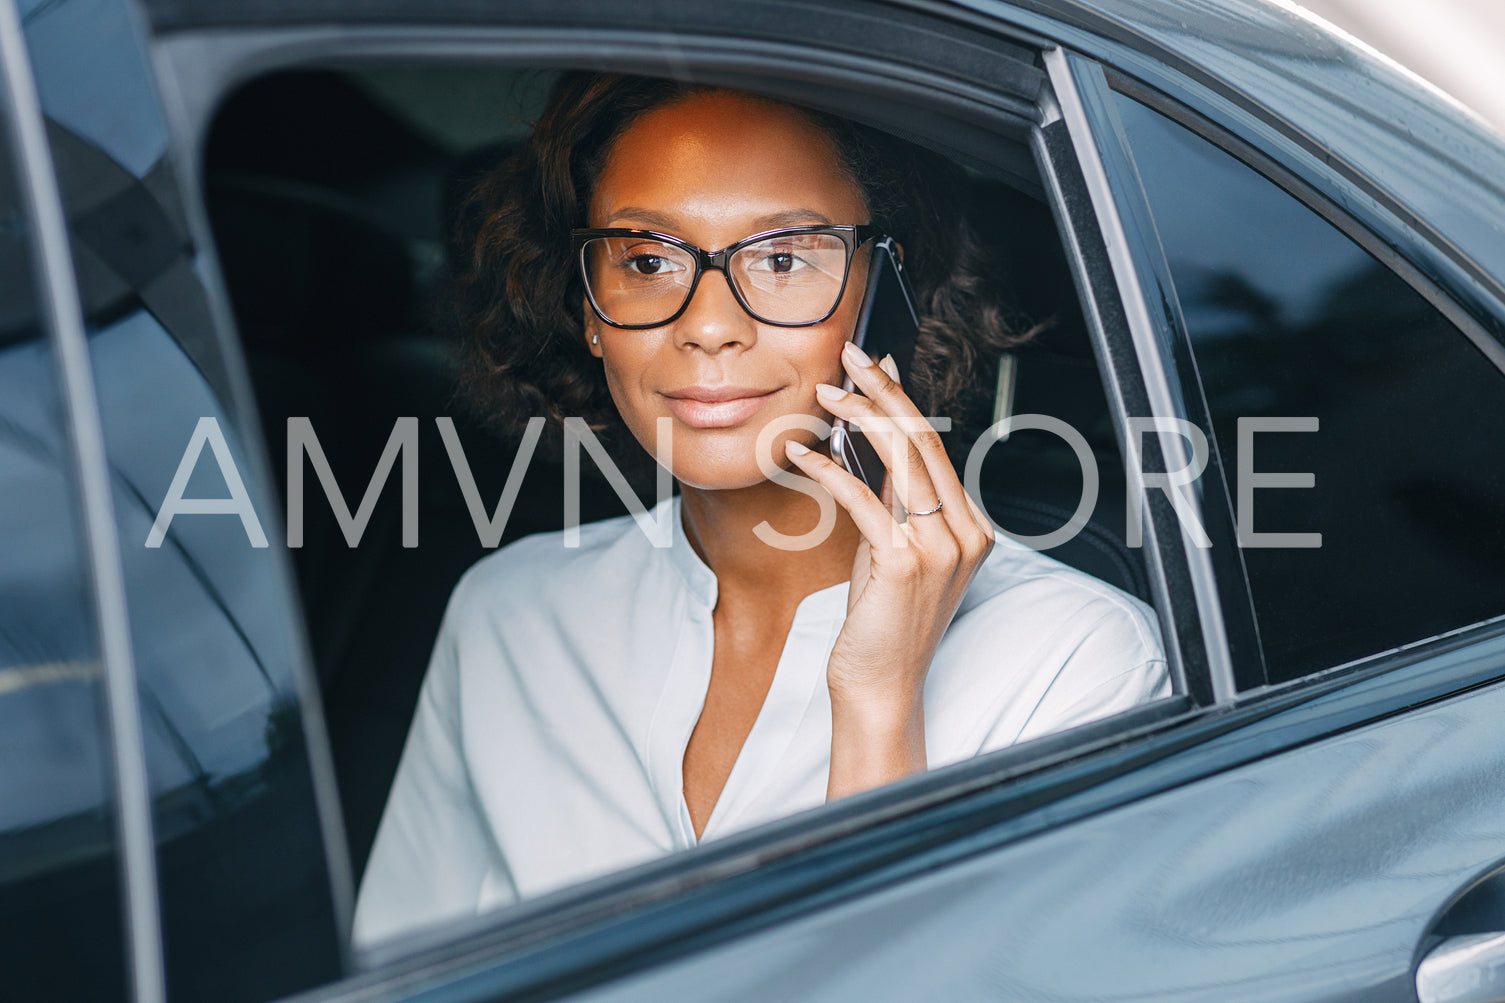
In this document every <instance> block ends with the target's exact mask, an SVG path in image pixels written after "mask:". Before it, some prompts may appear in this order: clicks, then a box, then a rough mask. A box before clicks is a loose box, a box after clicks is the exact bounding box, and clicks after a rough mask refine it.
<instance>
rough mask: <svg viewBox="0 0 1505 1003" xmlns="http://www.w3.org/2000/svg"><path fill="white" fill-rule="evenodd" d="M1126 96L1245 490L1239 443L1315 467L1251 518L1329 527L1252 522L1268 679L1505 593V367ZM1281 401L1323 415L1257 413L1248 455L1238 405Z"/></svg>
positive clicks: (1164, 237)
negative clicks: (1275, 426)
mask: <svg viewBox="0 0 1505 1003" xmlns="http://www.w3.org/2000/svg"><path fill="white" fill-rule="evenodd" d="M1117 105H1118V111H1119V115H1120V117H1121V119H1122V121H1123V124H1124V127H1125V129H1126V131H1127V134H1128V136H1129V137H1130V140H1131V141H1132V143H1133V150H1134V159H1135V162H1136V164H1137V166H1138V170H1139V174H1140V178H1141V179H1142V181H1143V184H1144V189H1145V193H1146V195H1147V196H1148V198H1149V202H1150V207H1151V209H1152V211H1153V213H1154V217H1155V225H1156V228H1157V229H1158V231H1159V234H1160V240H1161V243H1162V244H1163V246H1164V248H1165V253H1166V257H1167V259H1168V261H1169V264H1170V270H1171V275H1172V277H1173V279H1174V282H1175V285H1176V292H1177V295H1178V297H1179V299H1180V303H1181V309H1182V312H1183V314H1184V316H1185V320H1186V326H1187V331H1188V333H1189V335H1190V337H1191V342H1192V346H1193V351H1194V354H1195V357H1196V362H1197V367H1198V369H1199V370H1200V373H1201V377H1202V384H1203V390H1204V392H1205V394H1206V397H1207V404H1208V407H1209V408H1210V410H1211V414H1212V419H1213V425H1214V429H1215V432H1216V436H1217V441H1218V446H1219V449H1220V451H1221V453H1222V455H1223V458H1224V465H1225V468H1226V469H1227V470H1228V472H1229V480H1230V490H1231V491H1234V492H1235V494H1237V490H1238V489H1237V477H1238V469H1239V464H1240V463H1242V464H1243V465H1244V468H1245V472H1246V476H1247V473H1248V471H1250V470H1252V471H1253V472H1255V474H1256V477H1259V476H1263V475H1266V474H1276V473H1306V474H1312V475H1314V476H1315V483H1314V485H1313V486H1311V487H1309V488H1294V487H1282V488H1276V487H1265V488H1259V489H1257V490H1254V491H1253V492H1252V496H1251V497H1252V500H1253V504H1252V519H1248V518H1246V520H1245V526H1244V534H1245V535H1246V537H1247V534H1248V533H1249V532H1250V531H1252V532H1253V533H1256V534H1321V545H1320V547H1311V546H1291V545H1289V543H1290V542H1295V541H1288V542H1286V543H1284V544H1282V545H1276V546H1258V547H1256V546H1250V545H1248V543H1247V540H1246V544H1245V546H1244V549H1243V552H1242V556H1243V560H1244V563H1245V565H1246V567H1247V570H1248V575H1249V580H1250V587H1251V589H1252V592H1253V600H1254V608H1255V615H1256V618H1257V620H1258V626H1259V632H1260V637H1261V642H1262V644H1263V647H1264V653H1265V660H1266V665H1267V671H1268V674H1269V678H1270V680H1271V681H1279V680H1285V679H1290V678H1294V677H1296V676H1300V675H1302V674H1305V673H1308V672H1312V671H1316V670H1319V669H1323V668H1327V667H1330V666H1333V665H1337V664H1341V663H1344V662H1347V661H1350V660H1353V659H1356V658H1361V657H1364V656H1366V655H1370V654H1374V653H1376V652H1380V651H1384V650H1387V649H1389V648H1392V647H1395V646H1397V645H1401V644H1406V643H1408V642H1412V641H1417V640H1420V639H1424V638H1427V637H1430V636H1433V635H1436V634H1438V633H1441V632H1444V631H1447V630H1451V629H1454V628H1457V627H1462V626H1465V625H1468V624H1470V623H1474V622H1477V621H1480V620H1483V619H1486V618H1489V617H1493V616H1497V615H1499V614H1502V613H1505V466H1502V464H1501V463H1500V458H1501V456H1502V455H1505V451H1502V446H1505V443H1502V437H1505V377H1502V375H1501V373H1500V372H1499V371H1498V370H1497V369H1496V368H1495V367H1494V366H1493V365H1492V364H1491V363H1490V362H1489V360H1488V359H1486V358H1485V357H1484V356H1483V355H1482V353H1480V352H1479V351H1478V349H1476V348H1475V347H1474V346H1473V344H1472V343H1470V342H1469V340H1468V339H1467V338H1466V337H1465V336H1464V335H1463V334H1462V333H1461V332H1459V331H1458V330H1457V329H1456V328H1455V327H1453V326H1452V325H1451V324H1450V323H1449V322H1448V321H1447V320H1446V319H1444V318H1443V316H1442V315H1441V314H1439V313H1438V312H1437V310H1435V309H1434V308H1433V307H1432V306H1431V305H1429V304H1428V303H1427V302H1426V300H1425V299H1423V298H1422V296H1421V295H1420V294H1418V293H1417V292H1416V291H1415V290H1413V289H1412V288H1411V287H1410V286H1409V285H1407V284H1406V283H1405V282H1404V281H1402V280H1401V279H1400V278H1399V277H1398V276H1397V275H1395V274H1394V273H1393V272H1392V271H1390V270H1389V269H1388V268H1386V267H1385V266H1384V265H1383V264H1381V263H1380V262H1379V261H1377V260H1376V259H1375V258H1373V257H1372V256H1371V255H1369V254H1368V253H1367V252H1365V251H1364V250H1363V249H1362V248H1360V247H1359V246H1358V245H1356V244H1355V243H1354V242H1353V241H1351V240H1350V239H1349V238H1348V237H1346V236H1344V235H1343V234H1342V233H1340V232H1339V231H1338V230H1337V229H1335V228H1334V227H1333V226H1331V225H1330V224H1329V223H1327V222H1326V221H1325V220H1323V219H1322V218H1321V217H1319V216H1318V215H1317V214H1316V213H1314V212H1312V211H1311V210H1310V209H1308V208H1307V207H1306V206H1304V205H1302V204H1301V203H1300V202H1298V201H1297V200H1296V199H1295V198H1293V197H1292V196H1291V195H1289V194H1288V193H1286V192H1285V191H1283V190H1282V189H1280V188H1279V187H1277V186H1276V185H1275V184H1273V183H1272V182H1270V181H1269V180H1267V179H1266V178H1264V177H1263V176H1262V175H1260V174H1258V173H1256V172H1255V171H1253V170H1252V169H1250V168H1249V167H1247V166H1246V165H1244V164H1243V163H1241V162H1240V161H1238V160H1236V159H1234V158H1233V157H1232V156H1230V155H1228V154H1227V153H1224V152H1223V151H1221V150H1219V149H1217V148H1216V147H1214V146H1213V145H1211V144H1210V143H1208V142H1206V141H1204V140H1203V139H1201V138H1200V137H1198V136H1196V135H1195V134H1193V133H1192V132H1190V131H1189V130H1187V129H1185V128H1184V127H1182V126H1180V125H1178V124H1176V123H1174V122H1172V121H1170V120H1169V119H1167V118H1166V117H1164V116H1162V115H1161V114H1159V113H1158V112H1155V111H1153V110H1151V109H1149V108H1147V107H1145V106H1144V105H1142V104H1140V103H1138V102H1136V101H1134V100H1132V99H1130V98H1127V97H1124V96H1122V95H1119V96H1118V97H1117ZM1275 418H1304V419H1307V420H1308V423H1310V421H1311V419H1315V420H1316V427H1317V430H1316V431H1310V432H1307V431H1260V432H1256V433H1254V434H1253V435H1252V447H1251V445H1250V444H1249V443H1245V444H1244V454H1245V455H1244V456H1243V457H1242V459H1240V442H1239V432H1238V427H1239V422H1240V420H1246V419H1254V420H1255V422H1256V424H1257V423H1258V422H1259V421H1263V420H1265V419H1275ZM1249 483H1251V484H1252V483H1256V481H1250V482H1249ZM1236 501H1237V499H1236V498H1235V503H1236ZM1235 511H1237V509H1235ZM1247 515H1248V513H1246V516H1247ZM1275 542H1277V543H1279V542H1280V541H1275ZM1307 542H1315V541H1307Z"/></svg>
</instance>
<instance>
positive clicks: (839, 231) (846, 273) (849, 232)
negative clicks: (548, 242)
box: [570, 223, 886, 331]
mask: <svg viewBox="0 0 1505 1003" xmlns="http://www.w3.org/2000/svg"><path fill="white" fill-rule="evenodd" d="M822 233H823V234H829V235H832V236H836V237H840V238H841V240H842V243H844V244H845V245H846V248H847V260H846V264H845V266H843V268H842V272H841V288H840V289H839V290H838V291H837V293H836V300H835V302H833V303H832V304H831V309H829V310H827V311H826V312H825V315H824V316H821V317H818V318H816V319H815V320H806V321H801V322H799V323H798V324H789V323H784V322H781V321H777V320H769V319H768V318H767V317H763V316H760V315H759V314H758V312H757V311H756V310H754V309H753V308H752V307H750V306H748V305H747V300H746V299H745V298H744V297H743V295H742V290H741V289H739V288H737V280H736V278H735V277H734V276H733V275H732V273H731V272H730V271H729V270H728V269H727V263H728V262H730V261H731V260H732V256H733V255H734V254H736V253H737V252H738V251H740V250H742V249H743V248H744V247H747V246H748V245H750V244H756V243H757V242H758V241H760V240H768V239H769V238H770V237H782V236H791V237H798V236H805V235H807V234H822ZM885 236H886V235H885V234H884V233H883V231H882V230H881V229H879V228H878V227H876V226H874V225H872V224H871V223H839V224H831V225H825V224H817V225H812V226H781V227H778V228H776V229H773V230H764V231H763V232H762V233H755V234H753V235H751V236H749V237H743V238H742V239H741V240H739V241H737V242H736V243H735V244H728V245H727V246H725V247H723V248H722V249H721V250H719V251H703V250H701V249H700V248H698V247H696V246H695V245H694V244H692V243H690V242H689V241H688V240H681V239H680V238H679V237H676V236H674V235H673V234H668V233H660V232H659V231H657V230H636V229H633V228H631V227H603V228H591V227H580V228H577V229H573V230H571V231H570V239H571V242H572V244H573V246H574V251H575V260H576V262H577V263H578V264H579V266H580V280H581V282H582V283H583V284H584V285H585V298H586V300H588V301H589V302H590V305H591V309H592V310H593V311H595V314H596V316H597V317H600V318H601V322H602V323H603V324H607V325H609V326H611V327H615V328H620V329H622V330H624V331H648V330H652V329H653V328H655V327H663V326H664V325H665V324H672V323H674V322H675V321H676V320H678V319H679V318H680V317H682V316H683V315H684V312H685V311H686V310H687V309H689V307H690V301H691V300H692V299H694V298H695V290H696V289H699V288H700V277H701V276H702V275H704V274H705V273H706V272H707V271H717V272H720V273H721V274H722V275H724V276H725V277H726V284H727V287H728V288H730V289H731V291H732V297H733V298H734V299H735V300H736V301H737V305H738V306H740V307H741V308H742V310H743V312H745V313H746V314H747V315H748V316H749V317H751V318H752V319H753V320H756V321H757V322H759V323H760V324H769V325H771V326H773V327H814V326H815V325H816V324H824V323H825V322H826V321H828V320H830V319H831V315H832V314H834V313H835V312H836V308H837V307H839V306H841V301H842V299H843V298H844V297H845V296H846V294H847V280H848V279H849V278H850V277H851V274H852V259H853V258H854V257H856V255H857V248H859V247H861V246H862V245H863V244H865V243H867V242H868V241H870V240H873V239H875V238H876V239H879V240H882V239H884V238H885ZM597 237H646V238H649V239H651V240H656V241H659V242H661V243H665V244H672V245H673V246H675V247H677V248H679V249H680V250H682V251H685V252H686V253H688V254H691V255H693V256H694V258H695V277H694V278H693V279H691V280H690V286H689V289H688V290H686V292H685V300H684V302H683V303H681V304H680V305H679V309H678V310H676V311H674V314H673V315H672V316H670V317H668V318H666V319H664V320H660V321H657V322H655V323H652V324H619V323H617V322H616V321H614V320H612V319H611V318H610V317H608V316H606V311H604V310H602V309H601V305H600V304H599V303H597V302H596V295H595V293H593V292H592V291H591V283H590V269H589V267H588V266H587V265H586V263H585V245H586V243H587V242H588V241H590V240H593V239H595V238H597Z"/></svg>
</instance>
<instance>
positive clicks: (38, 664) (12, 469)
mask: <svg viewBox="0 0 1505 1003" xmlns="http://www.w3.org/2000/svg"><path fill="white" fill-rule="evenodd" d="M0 97H3V90H0ZM0 121H3V120H0ZM5 135H6V132H5V131H3V130H0V499H3V501H0V998H4V999H7V1000H64V999H80V1000H82V999H90V1000H92V999H114V998H117V997H118V996H120V995H121V993H122V992H123V991H124V985H125V984H124V978H125V967H124V931H123V930H122V928H121V916H122V911H121V903H120V891H119V889H120V869H119V860H118V857H117V855H116V852H115V828H114V813H113V805H112V799H113V785H112V782H111V778H110V752H109V744H108V739H107V737H106V731H105V727H106V722H105V716H104V700H103V694H102V688H103V683H102V680H101V674H100V660H99V647H98V643H97V640H96V635H95V629H94V616H93V608H92V605H91V599H90V593H89V578H88V570H87V564H86V558H85V554H86V551H85V548H84V544H83V539H82V532H81V528H80V527H81V525H82V524H81V518H80V512H79V510H78V507H77V493H76V488H75V485H74V483H73V461H72V454H71V452H70V446H69V441H68V435H67V431H66V428H67V424H66V420H65V417H64V411H63V405H62V400H61V395H60V392H59V387H60V385H61V384H60V382H59V377H58V372H57V364H56V360H55V359H54V357H53V353H52V350H51V346H50V343H49V342H48V340H47V338H46V335H45V333H44V332H43V331H42V329H41V327H40V323H39V319H38V311H37V286H36V278H37V276H36V274H35V272H34V270H33V268H32V262H31V259H30V257H29V250H30V249H29V247H28V243H29V241H30V239H31V238H30V233H29V228H28V222H27V220H26V218H25V217H24V215H23V214H22V211H21V208H20V206H19V205H18V193H17V190H16V175H15V173H14V170H13V164H12V161H11V153H12V151H11V150H10V149H9V148H8V147H7V146H6V145H5Z"/></svg>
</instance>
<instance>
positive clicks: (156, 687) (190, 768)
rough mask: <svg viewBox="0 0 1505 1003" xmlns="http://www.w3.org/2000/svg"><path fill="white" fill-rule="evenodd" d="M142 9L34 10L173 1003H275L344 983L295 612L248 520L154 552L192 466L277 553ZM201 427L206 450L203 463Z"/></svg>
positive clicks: (49, 6) (216, 521)
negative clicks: (112, 518) (117, 562)
mask: <svg viewBox="0 0 1505 1003" xmlns="http://www.w3.org/2000/svg"><path fill="white" fill-rule="evenodd" d="M24 6H25V5H23V7H24ZM131 13H132V12H131V8H130V7H129V6H128V5H127V4H126V3H125V2H123V0H61V2H48V3H43V4H38V5H34V6H33V7H32V8H31V9H30V10H23V16H24V17H25V30H26V37H27V43H28V45H29V47H30V50H31V58H32V63H33V66H34V67H35V71H36V74H37V77H38V89H39V91H40V93H41V97H42V103H43V110H44V112H45V114H46V116H47V120H48V122H47V124H48V135H49V139H50V141H51V145H52V151H53V156H54V159H55V160H56V163H57V171H58V180H59V184H60V186H61V189H62V193H63V202H64V209H65V211H66V213H67V216H68V225H69V237H70V240H71V244H72V251H73V257H74V264H75V268H76V271H77V274H78V280H79V286H80V293H81V296H82V299H83V305H84V312H85V320H86V325H87V330H88V336H89V348H90V353H91V359H92V362H93V368H94V378H95V382H96V386H97V390H98V396H99V408H100V413H101V416H102V419H103V424H104V431H105V446H106V449H107V452H108V459H109V463H110V471H111V475H112V486H113V489H114V491H113V500H114V506H115V515H116V520H117V526H118V530H119V540H120V548H121V556H122V563H123V566H124V572H125V578H126V588H127V604H128V610H129V615H130V627H131V634H132V643H133V646H134V652H135V661H136V669H137V674H138V677H139V683H140V700H141V709H142V728H143V732H144V735H145V741H146V757H147V767H148V773H149V779H150V784H151V792H152V796H153V808H154V813H153V819H154V824H155V833H156V839H157V846H158V859H157V863H158V873H159V878H160V883H161V909H162V922H163V950H164V954H165V958H166V965H167V978H168V989H169V995H170V996H171V998H173V999H176V1000H199V999H202V1000H215V1001H227V1000H264V999H269V998H273V997H276V996H280V995H283V994H286V993H288V992H291V991H294V990H296V989H299V988H302V987H305V986H308V985H310V984H313V983H317V982H320V981H324V980H327V979H330V978H333V977H334V976H336V975H337V974H338V971H339V948H338V935H337V932H336V927H335V921H334V913H333V905H332V896H331V884H330V878H329V870H328V865H327V858H326V855H325V850H324V846H323V842H322V837H321V831H320V826H319V819H318V813H317V811H316V807H315V797H314V791H313V786H312V773H311V767H310V760H309V752H308V742H307V739H306V735H305V730H304V724H303V718H302V711H301V708H300V702H299V697H298V693H299V691H298V685H297V675H296V673H295V666H296V664H297V654H296V653H297V638H296V635H295V633H294V629H295V627H294V625H295V622H296V621H295V619H294V617H293V612H292V607H293V597H292V596H291V595H290V590H289V589H288V588H287V586H286V583H285V579H284V574H283V569H282V567H281V566H280V564H279V560H280V555H279V554H278V553H277V551H276V550H274V549H272V548H271V547H255V546H253V545H252V538H251V534H250V533H248V531H247V527H246V526H245V525H244V524H243V523H242V520H241V519H239V518H237V517H235V516H234V515H195V514H180V515H178V516H176V517H175V518H174V519H173V520H172V521H171V524H170V526H166V527H164V528H165V529H166V532H165V534H164V535H163V536H162V538H161V539H160V542H159V543H158V545H156V546H151V545H149V543H148V536H149V535H150V533H151V530H152V526H153V523H154V520H155V519H156V516H157V512H158V509H159V508H161V507H162V506H163V505H164V503H165V501H166V499H167V498H168V497H169V494H170V487H171V485H172V483H173V479H174V476H175V474H176V473H177V471H178V469H179V466H180V464H181V463H182V462H183V461H184V459H185V456H187V457H188V464H189V468H190V469H191V470H192V476H191V477H189V479H188V481H187V484H186V486H185V487H184V489H183V490H182V492H181V493H182V496H183V497H185V498H188V499H202V498H211V499H212V498H225V497H227V496H228V495H229V494H230V493H231V484H232V483H236V482H238V483H239V484H242V485H244V490H245V492H246V497H247V500H248V504H249V505H250V507H251V510H252V512H253V513H254V514H255V518H256V520H257V521H258V522H259V523H260V524H261V525H263V526H264V527H265V533H266V534H267V536H274V535H275V523H274V522H273V521H272V519H271V517H272V511H273V510H272V508H271V505H270V501H269V499H268V498H267V497H265V496H264V495H263V494H262V492H261V489H260V485H259V484H258V483H257V480H256V478H255V477H254V476H253V471H252V469H251V468H250V466H249V465H248V463H247V457H246V452H245V449H244V448H243V441H242V436H241V430H240V428H239V427H238V420H237V413H236V411H235V409H234V408H233V407H232V405H231V399H230V394H229V391H228V389H227V386H228V383H229V380H228V379H227V377H226V366H225V361H224V356H223V354H222V352H221V349H220V346H219V343H218V341H217V338H216V332H215V329H214V326H213V324H212V323H211V320H210V313H209V309H208V306H207V300H206V297H205V292H204V287H203V284H202V282H201V280H200V278H199V275H200V271H201V269H202V268H203V262H202V260H201V258H200V257H199V255H198V254H197V252H196V249H195V247H194V246H193V243H192V241H191V239H190V237H189V234H188V231H187V228H186V225H185V223H184V209H183V203H182V198H181V195H180V193H179V189H178V185H177V179H176V175H175V172H174V166H173V163H172V160H171V157H170V150H169V137H168V132H167V129H166V124H165V121H164V119H163V116H162V113H161V109H160V108H159V106H158V103H157V99H156V95H155V91H154V89H153V83H152V80H151V76H150V73H149V71H148V67H147V65H146V63H145V61H144V60H143V58H142V56H141V52H140V50H139V44H138V42H137V35H136V26H135V24H134V23H133V22H132V18H131ZM201 422H205V423H206V424H205V425H204V427H205V429H206V430H212V432H211V435H212V437H211V438H209V439H207V440H201V441H200V444H201V445H202V446H203V448H202V450H198V449H195V450H190V449H189V444H190V441H191V440H192V439H193V436H194V432H195V430H196V429H198V428H200V426H201ZM216 439H217V440H218V441H219V442H220V443H221V444H222V445H223V448H224V455H223V461H221V460H220V459H219V458H218V457H217V454H216V452H215V449H214V448H213V445H212V443H213V442H214V441H216ZM195 453H196V454H197V463H194V462H193V454H195ZM0 995H3V993H0Z"/></svg>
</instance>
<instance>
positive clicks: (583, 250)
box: [570, 224, 883, 330]
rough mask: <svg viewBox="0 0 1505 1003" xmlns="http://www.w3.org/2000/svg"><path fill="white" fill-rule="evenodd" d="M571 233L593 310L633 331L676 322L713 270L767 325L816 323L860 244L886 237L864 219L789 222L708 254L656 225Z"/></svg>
mask: <svg viewBox="0 0 1505 1003" xmlns="http://www.w3.org/2000/svg"><path fill="white" fill-rule="evenodd" d="M570 232H571V235H572V236H573V238H574V242H575V246H576V247H578V248H579V254H580V271H581V274H582V275H583V276H584V278H585V296H586V298H587V299H588V300H589V301H590V305H591V309H592V310H594V311H596V316H598V317H600V318H601V319H602V320H603V321H605V322H606V323H608V324H610V325H611V326H612V327H623V328H629V329H632V330H643V329H646V328H650V327H662V326H663V325H665V324H668V323H671V322H673V321H675V320H678V319H679V316H680V314H682V313H684V312H685V307H687V306H689V305H690V298H691V297H692V296H694V295H695V289H696V287H697V286H699V285H700V277H701V275H703V274H705V272H706V271H707V270H708V269H710V270H714V271H719V272H721V273H722V274H724V275H725V276H726V280H727V283H728V284H729V285H730V286H731V289H732V295H733V296H734V297H736V300H737V303H738V304H739V305H741V307H742V309H743V310H746V311H747V312H748V313H749V314H750V315H752V316H753V317H754V318H755V319H757V320H759V321H762V322H763V323H765V324H772V325H775V326H777V327H809V326H811V325H812V324H819V323H821V322H822V321H825V320H826V319H828V318H829V317H830V316H831V314H833V313H835V312H836V307H837V305H838V304H840V303H841V296H842V293H844V292H845V291H846V288H847V275H848V273H849V272H850V271H851V268H852V256H853V255H854V254H855V253H856V252H857V248H859V247H861V246H862V245H863V244H865V243H867V242H868V241H869V240H872V239H874V238H876V237H882V236H883V235H882V233H881V232H880V231H879V230H878V228H877V227H875V226H869V225H866V224H863V225H858V226H788V227H783V228H781V229H778V230H766V231H764V232H763V233H755V234H753V235H752V236H750V237H745V238H743V239H742V240H739V241H737V242H736V243H735V244H731V245H728V246H727V247H723V248H722V249H721V250H719V251H703V250H701V249H700V248H698V247H696V246H695V245H694V244H691V243H689V242H688V241H684V240H680V239H679V238H678V237H673V236H670V235H669V234H667V233H658V232H656V231H653V230H632V229H624V228H615V229H595V230H592V229H580V230H572V231H570Z"/></svg>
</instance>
